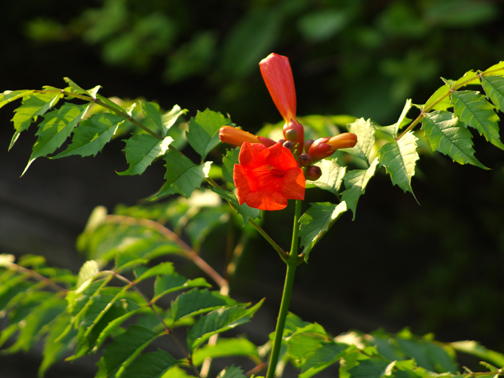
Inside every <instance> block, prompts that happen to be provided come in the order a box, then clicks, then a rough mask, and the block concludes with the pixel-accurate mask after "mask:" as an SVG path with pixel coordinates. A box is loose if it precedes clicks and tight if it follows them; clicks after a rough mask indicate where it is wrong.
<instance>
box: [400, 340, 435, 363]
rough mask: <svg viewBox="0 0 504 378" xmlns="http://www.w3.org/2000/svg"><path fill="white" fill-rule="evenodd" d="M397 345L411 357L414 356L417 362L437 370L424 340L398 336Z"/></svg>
mask: <svg viewBox="0 0 504 378" xmlns="http://www.w3.org/2000/svg"><path fill="white" fill-rule="evenodd" d="M396 342H397V346H398V347H399V350H400V351H401V352H403V353H404V355H405V356H406V357H407V358H408V359H410V358H414V359H415V361H416V363H417V364H418V365H419V366H421V367H423V368H425V369H427V370H430V371H435V368H434V364H433V362H432V361H431V359H430V358H429V356H428V354H427V348H426V347H425V344H424V343H423V341H422V340H419V341H417V340H415V339H404V338H402V337H397V338H396Z"/></svg>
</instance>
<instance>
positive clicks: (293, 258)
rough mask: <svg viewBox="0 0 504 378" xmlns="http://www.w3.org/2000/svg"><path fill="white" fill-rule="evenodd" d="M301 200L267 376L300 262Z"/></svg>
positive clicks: (272, 367)
mask: <svg viewBox="0 0 504 378" xmlns="http://www.w3.org/2000/svg"><path fill="white" fill-rule="evenodd" d="M301 203H302V202H301V201H296V210H295V213H294V226H293V229H292V243H291V250H290V253H289V258H288V259H287V260H286V261H285V263H286V264H287V272H286V273H285V283H284V288H283V293H282V301H281V302H280V310H279V312H278V319H277V325H276V329H275V338H274V340H273V347H272V349H271V355H270V361H269V365H268V372H267V374H266V378H273V377H274V376H275V370H276V366H277V362H278V357H279V354H280V347H281V346H282V336H283V331H284V327H285V320H286V319H287V313H288V311H289V304H290V299H291V295H292V288H293V287H294V276H295V274H296V268H297V266H298V265H299V264H300V260H299V259H298V242H299V217H300V216H301Z"/></svg>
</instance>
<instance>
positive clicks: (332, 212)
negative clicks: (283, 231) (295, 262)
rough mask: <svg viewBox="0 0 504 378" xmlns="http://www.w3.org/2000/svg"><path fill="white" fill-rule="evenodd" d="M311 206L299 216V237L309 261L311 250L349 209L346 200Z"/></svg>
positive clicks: (306, 259)
mask: <svg viewBox="0 0 504 378" xmlns="http://www.w3.org/2000/svg"><path fill="white" fill-rule="evenodd" d="M310 205H311V206H310V208H309V209H308V210H307V211H306V213H304V214H303V215H302V216H301V218H299V237H300V238H301V241H300V244H301V247H304V249H303V253H304V260H305V261H308V258H309V256H310V251H311V250H312V248H313V247H314V246H315V244H317V242H318V241H319V240H320V239H321V238H322V236H324V234H325V233H326V232H327V231H328V230H329V228H330V227H331V226H332V225H333V224H334V222H336V220H337V219H338V218H339V217H340V215H341V214H343V213H344V212H345V211H347V205H346V203H345V202H340V203H339V204H338V205H334V204H332V203H329V202H319V203H311V204H310Z"/></svg>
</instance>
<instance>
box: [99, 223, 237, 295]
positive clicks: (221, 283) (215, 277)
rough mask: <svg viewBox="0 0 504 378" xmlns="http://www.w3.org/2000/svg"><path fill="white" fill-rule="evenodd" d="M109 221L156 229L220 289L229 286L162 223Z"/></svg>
mask: <svg viewBox="0 0 504 378" xmlns="http://www.w3.org/2000/svg"><path fill="white" fill-rule="evenodd" d="M107 221H109V222H113V223H128V224H136V225H140V226H144V227H148V228H152V229H155V230H156V231H157V232H159V233H160V234H161V235H163V236H164V237H166V238H167V239H169V240H171V241H174V242H175V243H177V244H178V245H179V247H180V248H181V250H182V252H183V255H184V256H185V257H186V258H188V259H189V260H191V261H192V262H193V263H194V264H196V265H197V266H198V267H199V268H200V269H201V270H203V271H204V272H205V273H206V274H207V275H208V276H209V277H210V278H212V280H214V281H215V283H216V284H217V285H218V286H219V287H221V288H222V287H225V286H227V285H228V282H227V280H225V279H224V278H223V277H222V276H221V275H220V274H219V273H217V271H216V270H215V269H214V268H212V267H211V266H210V265H208V263H207V262H206V261H205V260H203V259H202V258H201V257H200V255H198V254H197V253H196V252H195V251H194V250H193V249H191V247H189V246H188V245H187V244H186V243H185V242H184V241H183V240H182V239H180V237H179V236H178V235H177V234H175V233H174V232H173V231H172V230H170V229H169V228H167V227H165V226H163V225H162V224H161V223H159V222H156V221H153V220H150V219H140V218H133V217H128V216H125V215H107Z"/></svg>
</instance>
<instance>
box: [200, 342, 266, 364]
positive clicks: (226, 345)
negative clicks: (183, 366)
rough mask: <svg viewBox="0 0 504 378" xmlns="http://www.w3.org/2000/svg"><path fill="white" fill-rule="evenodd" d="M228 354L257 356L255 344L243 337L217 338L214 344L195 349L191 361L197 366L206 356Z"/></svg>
mask: <svg viewBox="0 0 504 378" xmlns="http://www.w3.org/2000/svg"><path fill="white" fill-rule="evenodd" d="M229 356H246V357H250V358H259V352H258V351H257V346H256V345H255V344H254V343H252V342H251V341H249V340H247V339H245V338H231V339H223V338H219V339H218V340H217V343H216V344H212V345H205V346H204V347H201V348H200V349H197V350H196V351H195V352H194V354H193V363H194V365H196V366H198V365H201V364H202V363H203V361H204V360H205V359H206V358H219V357H229Z"/></svg>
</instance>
